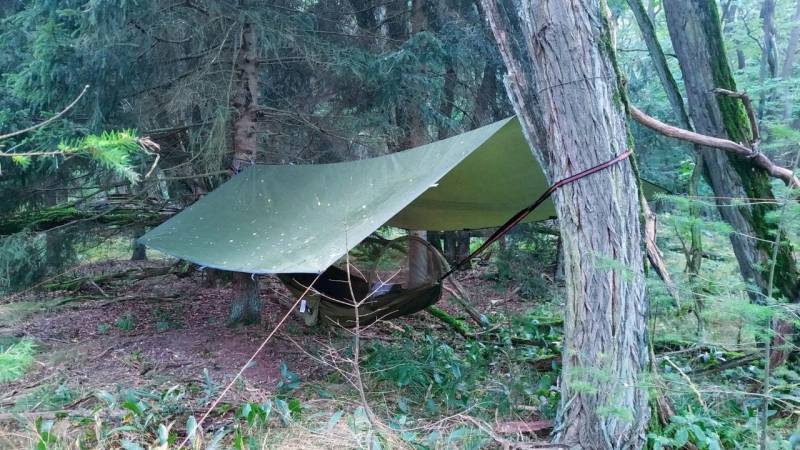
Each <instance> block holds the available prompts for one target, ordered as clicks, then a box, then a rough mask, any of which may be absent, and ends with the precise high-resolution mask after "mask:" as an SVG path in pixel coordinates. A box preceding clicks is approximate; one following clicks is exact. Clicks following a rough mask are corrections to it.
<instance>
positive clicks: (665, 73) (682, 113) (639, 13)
mask: <svg viewBox="0 0 800 450" xmlns="http://www.w3.org/2000/svg"><path fill="white" fill-rule="evenodd" d="M628 5H629V6H630V8H631V11H633V16H634V18H635V19H636V22H637V24H638V25H639V29H640V30H641V32H642V37H643V39H644V42H645V45H646V46H647V50H648V52H649V53H650V57H651V58H652V60H653V65H654V67H655V69H656V73H657V74H658V79H659V80H660V81H661V86H662V88H663V89H664V92H666V94H667V99H669V103H670V106H671V107H672V114H673V115H674V116H675V120H676V121H677V122H678V123H679V124H680V126H681V127H682V128H685V129H687V130H690V131H691V130H692V125H691V123H690V122H689V114H688V113H687V112H686V106H685V104H684V102H683V96H682V95H681V92H680V90H679V89H678V83H677V82H676V81H675V78H674V77H673V76H672V71H670V69H669V66H668V65H667V58H666V56H665V55H664V50H663V49H662V47H661V44H660V43H659V42H658V36H657V35H656V30H655V27H654V26H653V22H652V21H651V19H650V17H649V16H648V15H647V14H646V12H645V9H644V6H643V5H642V0H628ZM692 150H693V157H694V161H695V170H694V171H693V173H692V177H691V179H690V180H689V197H691V198H690V202H691V203H690V206H689V215H690V216H691V217H692V218H693V219H697V218H699V216H700V208H698V206H697V203H696V202H695V197H696V196H697V191H698V187H699V184H700V173H701V167H702V161H701V155H700V146H699V145H696V144H694V145H692ZM690 234H691V249H690V251H689V252H688V254H687V258H686V267H687V272H688V273H689V284H690V285H691V286H692V294H693V295H692V297H693V299H694V302H695V310H696V312H698V313H699V309H700V307H701V305H702V300H701V297H700V296H698V295H697V292H696V290H695V289H694V284H695V280H696V278H697V275H698V274H699V273H700V264H701V262H702V258H700V257H697V258H695V257H694V256H695V255H702V252H703V249H702V248H703V247H702V237H701V234H700V227H699V226H698V225H697V220H695V221H694V223H693V224H692V226H691V229H690ZM648 244H650V243H649V242H648ZM653 245H654V243H653ZM649 246H650V245H648V255H651V254H652V253H654V250H650V249H649ZM656 251H657V250H656ZM651 259H652V258H651ZM661 270H664V269H661ZM667 287H668V288H671V286H670V285H669V284H668V285H667ZM676 295H677V294H673V297H674V298H675V299H676V302H677V301H678V300H677V296H676ZM698 317H699V316H698ZM699 325H700V322H699V320H698V326H699Z"/></svg>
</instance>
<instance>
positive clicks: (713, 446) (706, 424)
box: [648, 414, 724, 450]
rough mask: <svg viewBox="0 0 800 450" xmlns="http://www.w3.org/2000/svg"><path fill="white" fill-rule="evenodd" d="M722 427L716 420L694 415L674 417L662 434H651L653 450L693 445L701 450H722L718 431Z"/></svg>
mask: <svg viewBox="0 0 800 450" xmlns="http://www.w3.org/2000/svg"><path fill="white" fill-rule="evenodd" d="M721 426H722V424H721V423H719V422H717V421H716V420H714V419H711V418H709V417H704V416H697V415H694V414H685V415H682V416H679V415H676V416H672V418H671V419H670V423H669V425H667V426H666V427H665V428H664V430H663V432H662V433H661V434H650V435H649V436H648V437H649V438H650V440H651V442H652V445H653V449H654V450H661V449H668V448H675V449H679V448H684V447H685V446H686V445H687V444H689V443H691V444H693V445H694V446H695V447H697V448H698V449H700V450H722V448H724V447H723V446H722V443H721V442H720V437H719V435H718V434H717V430H718V429H719V428H720V427H721Z"/></svg>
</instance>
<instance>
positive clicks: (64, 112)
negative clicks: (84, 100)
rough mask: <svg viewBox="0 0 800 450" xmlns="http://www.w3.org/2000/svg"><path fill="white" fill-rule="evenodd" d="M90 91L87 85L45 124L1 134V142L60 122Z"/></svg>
mask: <svg viewBox="0 0 800 450" xmlns="http://www.w3.org/2000/svg"><path fill="white" fill-rule="evenodd" d="M88 90H89V85H88V84H87V85H86V86H84V87H83V90H82V91H81V93H80V94H78V96H77V97H75V100H73V101H72V103H70V104H69V105H67V107H66V108H64V109H62V110H61V112H59V113H58V114H56V115H55V116H53V117H51V118H49V119H47V120H45V121H44V122H39V123H37V124H36V125H31V126H29V127H28V128H23V129H21V130H17V131H12V132H11V133H8V134H0V141H2V140H3V139H8V138H10V137H14V136H19V135H20V134H25V133H27V132H29V131H33V130H35V129H37V128H41V127H43V126H45V125H47V124H49V123H51V122H53V121H54V120H58V119H59V118H60V117H61V116H63V115H64V114H66V113H67V111H69V110H70V109H72V107H73V106H75V105H76V104H77V103H78V101H79V100H80V99H81V97H83V95H84V94H86V91H88ZM0 155H2V156H14V154H13V153H5V152H0Z"/></svg>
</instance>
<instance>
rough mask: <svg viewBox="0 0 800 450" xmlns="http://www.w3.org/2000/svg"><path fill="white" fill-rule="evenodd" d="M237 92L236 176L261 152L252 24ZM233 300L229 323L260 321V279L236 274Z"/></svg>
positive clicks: (241, 54)
mask: <svg viewBox="0 0 800 450" xmlns="http://www.w3.org/2000/svg"><path fill="white" fill-rule="evenodd" d="M236 57H237V59H236V70H237V73H236V92H235V95H234V97H233V101H232V106H233V109H234V111H235V118H234V120H233V150H234V153H233V162H232V163H231V168H232V169H233V171H234V173H237V172H239V171H240V170H242V169H244V168H245V167H246V166H247V165H250V164H252V163H254V162H255V158H256V153H257V151H258V140H257V138H256V115H257V111H258V98H259V91H258V48H257V41H256V32H255V29H254V28H253V26H252V24H250V23H248V22H245V24H244V25H243V26H242V36H241V43H240V45H239V48H238V51H237V55H236ZM231 286H232V288H233V298H232V300H231V311H230V316H229V317H228V323H229V324H232V325H233V324H250V323H256V322H259V321H260V320H261V306H262V303H261V299H260V297H259V292H258V278H257V277H255V276H251V275H250V274H247V273H234V274H233V283H232V285H231Z"/></svg>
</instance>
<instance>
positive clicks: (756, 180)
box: [664, 0, 800, 365]
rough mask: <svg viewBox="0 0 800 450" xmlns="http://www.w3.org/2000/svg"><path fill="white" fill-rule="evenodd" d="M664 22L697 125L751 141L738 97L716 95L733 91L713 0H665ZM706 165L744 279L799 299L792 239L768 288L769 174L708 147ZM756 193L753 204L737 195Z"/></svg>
mask: <svg viewBox="0 0 800 450" xmlns="http://www.w3.org/2000/svg"><path fill="white" fill-rule="evenodd" d="M664 11H665V13H666V17H667V26H668V28H669V33H670V36H671V39H672V44H673V47H674V49H675V53H676V54H677V55H678V61H679V63H680V66H681V71H682V72H683V79H684V84H685V86H686V95H687V97H688V100H689V113H690V115H691V118H692V121H693V122H694V126H695V129H696V130H697V131H698V132H700V133H702V134H706V135H709V136H716V137H722V138H727V139H730V140H732V141H734V142H749V141H750V140H751V130H750V128H749V126H750V125H749V120H748V118H747V115H746V111H745V110H744V107H743V105H742V103H741V102H740V101H739V99H735V98H730V97H725V96H716V95H715V94H714V92H713V90H714V89H715V88H723V89H728V90H731V91H736V82H735V81H734V79H733V74H732V73H731V69H730V65H729V64H728V59H727V57H726V55H725V48H724V44H723V40H722V30H721V26H720V18H719V10H718V9H717V3H716V1H714V0H667V1H665V2H664ZM702 155H703V168H704V171H705V175H706V178H707V179H708V181H709V184H710V185H711V187H712V189H713V191H714V195H715V197H716V198H717V205H718V207H719V212H720V215H721V216H722V218H723V219H724V220H725V221H726V222H727V223H728V224H730V225H731V227H732V228H733V230H734V232H733V233H731V236H730V239H731V242H732V244H733V251H734V253H735V255H736V259H737V261H738V262H739V270H740V272H741V274H742V277H743V278H744V280H745V282H747V283H748V284H750V285H754V286H757V288H758V289H757V290H755V291H753V292H751V293H750V294H751V295H750V297H751V299H752V300H753V301H756V302H763V301H764V298H771V297H782V298H784V299H786V300H788V301H792V302H798V301H800V276H799V274H798V270H797V265H796V262H795V259H794V255H793V250H792V247H791V245H783V244H782V245H780V246H779V248H778V252H777V254H776V258H775V261H774V264H775V278H774V282H773V289H774V291H773V292H771V293H770V292H767V290H768V289H769V287H768V279H769V272H770V268H771V266H772V264H773V261H772V251H773V249H772V242H773V241H774V240H775V236H776V235H778V233H779V230H778V227H777V225H776V224H775V223H774V222H773V221H770V220H769V219H768V215H769V214H771V213H774V212H775V211H776V210H777V206H776V203H775V202H774V201H771V200H773V199H774V195H773V192H772V187H771V185H770V181H771V180H770V177H769V175H768V174H767V172H766V171H764V170H762V169H760V168H758V167H756V166H755V165H754V164H752V163H751V162H750V161H748V160H747V159H746V158H743V157H740V156H737V155H733V154H731V153H728V152H723V151H721V150H717V149H711V148H704V149H703V150H702ZM748 198H750V199H759V201H757V202H754V203H752V204H751V203H750V202H747V201H737V200H736V199H748ZM791 329H792V327H791V325H789V324H787V323H786V322H784V321H778V322H777V323H776V328H775V332H776V334H777V337H776V339H775V341H776V344H781V343H783V342H785V341H787V340H788V339H787V335H788V334H789V333H790V332H791ZM787 356H788V351H787V350H786V349H785V347H784V346H780V345H779V346H777V347H776V349H775V351H774V352H773V355H772V361H771V365H778V364H781V363H782V362H783V361H785V360H786V358H787Z"/></svg>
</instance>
